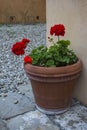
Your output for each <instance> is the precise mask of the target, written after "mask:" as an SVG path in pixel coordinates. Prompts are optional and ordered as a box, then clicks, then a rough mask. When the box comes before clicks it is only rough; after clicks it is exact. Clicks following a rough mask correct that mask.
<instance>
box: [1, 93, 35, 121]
mask: <svg viewBox="0 0 87 130" xmlns="http://www.w3.org/2000/svg"><path fill="white" fill-rule="evenodd" d="M34 109H35V104H34V103H33V102H32V99H31V98H27V97H26V96H24V95H22V94H19V93H13V92H9V93H7V96H6V97H0V117H1V118H2V119H8V118H11V117H14V116H17V115H19V114H23V113H25V112H29V111H32V110H34Z"/></svg>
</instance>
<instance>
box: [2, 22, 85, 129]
mask: <svg viewBox="0 0 87 130" xmlns="http://www.w3.org/2000/svg"><path fill="white" fill-rule="evenodd" d="M24 37H25V38H29V39H30V40H31V42H30V44H29V45H28V47H27V48H26V54H28V53H29V52H30V51H31V49H32V48H33V47H35V46H38V45H40V44H43V45H46V24H33V25H0V130H87V107H85V106H83V105H82V104H80V102H79V101H77V100H76V99H73V100H72V104H71V107H70V109H69V111H67V112H66V113H64V114H61V115H54V116H48V115H45V114H43V113H41V112H39V111H38V110H37V109H36V107H35V101H34V97H33V93H32V89H31V84H30V82H29V80H28V78H27V76H26V74H25V72H24V69H23V56H19V57H18V56H14V55H13V54H12V52H11V46H12V44H13V43H15V42H16V41H20V40H21V39H22V38H24Z"/></svg>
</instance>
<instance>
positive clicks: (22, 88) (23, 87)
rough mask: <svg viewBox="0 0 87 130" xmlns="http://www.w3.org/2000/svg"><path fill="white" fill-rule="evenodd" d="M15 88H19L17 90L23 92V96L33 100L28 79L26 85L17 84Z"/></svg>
mask: <svg viewBox="0 0 87 130" xmlns="http://www.w3.org/2000/svg"><path fill="white" fill-rule="evenodd" d="M17 89H18V90H19V92H20V93H21V94H24V95H25V96H27V97H29V98H31V99H32V102H35V101H34V95H33V91H32V87H31V83H30V81H29V83H28V84H27V85H18V86H17Z"/></svg>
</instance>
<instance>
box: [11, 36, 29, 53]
mask: <svg viewBox="0 0 87 130" xmlns="http://www.w3.org/2000/svg"><path fill="white" fill-rule="evenodd" d="M29 42H30V40H29V39H26V38H24V39H22V41H20V42H16V43H15V44H14V45H13V46H12V48H11V50H12V52H13V53H14V54H15V55H23V54H24V53H25V51H24V49H25V48H26V46H27V43H29Z"/></svg>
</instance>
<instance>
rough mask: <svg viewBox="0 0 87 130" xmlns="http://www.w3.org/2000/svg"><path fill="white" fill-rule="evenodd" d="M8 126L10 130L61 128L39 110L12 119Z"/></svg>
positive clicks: (56, 129) (57, 129)
mask: <svg viewBox="0 0 87 130" xmlns="http://www.w3.org/2000/svg"><path fill="white" fill-rule="evenodd" d="M8 128H9V130H59V128H58V127H57V126H56V125H54V124H53V123H52V122H51V121H50V120H49V118H48V117H47V116H46V115H44V114H42V113H40V112H39V111H38V110H36V111H31V112H28V113H26V114H24V115H20V116H17V117H15V118H13V119H10V120H9V121H8Z"/></svg>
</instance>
